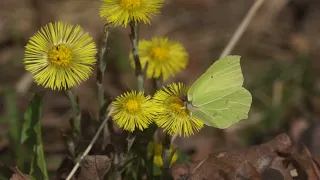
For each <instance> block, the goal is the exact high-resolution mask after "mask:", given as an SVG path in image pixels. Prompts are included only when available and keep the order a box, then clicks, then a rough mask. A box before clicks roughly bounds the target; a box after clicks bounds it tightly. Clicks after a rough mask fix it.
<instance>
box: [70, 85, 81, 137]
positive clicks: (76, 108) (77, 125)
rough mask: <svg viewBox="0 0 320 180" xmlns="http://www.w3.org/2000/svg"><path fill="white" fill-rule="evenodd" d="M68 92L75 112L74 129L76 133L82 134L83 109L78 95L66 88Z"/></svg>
mask: <svg viewBox="0 0 320 180" xmlns="http://www.w3.org/2000/svg"><path fill="white" fill-rule="evenodd" d="M66 94H67V96H68V99H69V101H70V104H71V108H72V113H73V118H72V119H71V126H72V131H73V133H75V134H81V110H80V106H79V103H78V100H77V97H76V95H75V94H73V92H72V91H71V90H70V89H68V90H66Z"/></svg>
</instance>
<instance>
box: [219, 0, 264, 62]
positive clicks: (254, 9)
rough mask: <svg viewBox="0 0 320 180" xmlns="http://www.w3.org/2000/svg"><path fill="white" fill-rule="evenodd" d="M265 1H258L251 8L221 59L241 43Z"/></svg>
mask: <svg viewBox="0 0 320 180" xmlns="http://www.w3.org/2000/svg"><path fill="white" fill-rule="evenodd" d="M263 2H264V0H256V2H255V3H254V4H253V5H252V6H251V8H250V10H249V11H248V13H247V14H246V16H245V17H244V19H243V20H242V22H241V24H240V25H239V27H238V28H237V30H236V31H235V33H234V34H233V36H232V38H231V40H230V41H229V43H228V45H227V46H226V47H225V48H224V50H223V52H222V53H221V55H220V58H222V57H224V56H227V55H228V54H230V52H231V51H232V50H233V48H234V46H235V45H236V44H237V42H238V41H239V39H240V37H241V36H242V34H243V32H244V31H245V30H246V29H247V27H248V25H249V23H250V21H251V20H252V18H253V17H254V16H255V14H256V13H257V11H258V9H259V8H260V6H261V5H262V4H263Z"/></svg>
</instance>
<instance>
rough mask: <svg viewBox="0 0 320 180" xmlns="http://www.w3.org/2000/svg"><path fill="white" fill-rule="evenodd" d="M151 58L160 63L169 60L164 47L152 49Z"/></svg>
mask: <svg viewBox="0 0 320 180" xmlns="http://www.w3.org/2000/svg"><path fill="white" fill-rule="evenodd" d="M151 56H152V57H153V58H154V59H157V60H159V61H164V60H166V59H167V58H168V50H167V48H164V47H153V48H152V49H151Z"/></svg>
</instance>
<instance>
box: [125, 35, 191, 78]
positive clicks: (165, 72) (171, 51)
mask: <svg viewBox="0 0 320 180" xmlns="http://www.w3.org/2000/svg"><path fill="white" fill-rule="evenodd" d="M139 55H140V62H141V66H142V68H144V67H145V66H146V65H147V77H148V78H152V77H154V78H159V77H160V76H162V78H163V80H166V79H168V78H169V77H170V76H174V75H175V74H176V73H177V72H179V71H181V70H182V69H184V68H185V67H186V66H187V63H188V53H187V52H186V50H185V49H184V47H183V46H182V45H181V44H180V43H178V42H175V41H171V40H169V39H168V38H160V37H155V38H153V39H152V40H151V41H146V40H142V41H140V43H139ZM131 60H132V63H131V64H132V65H133V66H134V63H133V58H131Z"/></svg>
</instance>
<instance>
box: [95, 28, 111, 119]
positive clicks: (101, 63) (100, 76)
mask: <svg viewBox="0 0 320 180" xmlns="http://www.w3.org/2000/svg"><path fill="white" fill-rule="evenodd" d="M110 31H111V26H110V24H105V25H104V28H103V32H104V37H103V40H102V43H101V50H100V53H99V60H98V69H97V88H98V99H99V111H100V113H99V121H102V120H103V119H104V118H105V112H106V105H105V104H106V101H105V96H104V84H103V82H104V72H105V69H106V66H107V62H106V60H105V57H106V55H107V53H108V51H109V49H110V48H109V47H108V37H109V35H110Z"/></svg>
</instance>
